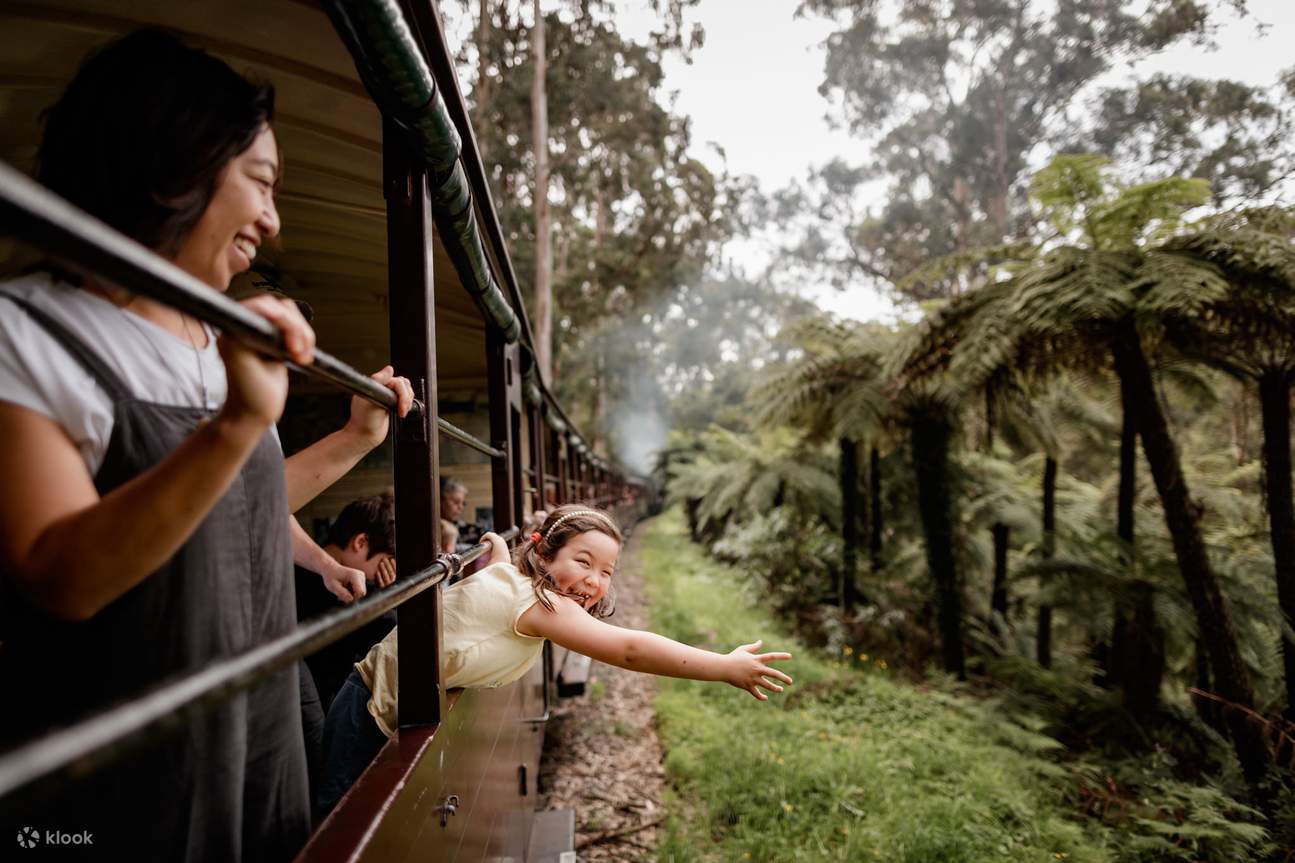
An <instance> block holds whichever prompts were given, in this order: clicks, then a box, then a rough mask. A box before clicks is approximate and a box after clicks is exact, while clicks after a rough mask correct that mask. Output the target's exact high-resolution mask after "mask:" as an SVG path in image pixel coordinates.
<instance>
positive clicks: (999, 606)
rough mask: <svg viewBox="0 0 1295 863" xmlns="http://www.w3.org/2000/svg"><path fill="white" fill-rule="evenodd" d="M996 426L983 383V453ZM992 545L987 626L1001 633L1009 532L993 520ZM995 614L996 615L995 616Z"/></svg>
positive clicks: (989, 388)
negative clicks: (992, 555) (991, 581)
mask: <svg viewBox="0 0 1295 863" xmlns="http://www.w3.org/2000/svg"><path fill="white" fill-rule="evenodd" d="M997 427H998V410H997V404H996V402H995V401H994V387H993V385H992V384H985V454H986V455H990V456H992V455H993V454H994V432H995V431H996V430H997ZM989 531H990V536H991V538H992V540H993V547H994V580H993V583H992V585H991V586H990V591H989V628H990V631H991V632H994V633H996V634H1002V633H1001V631H1000V628H999V621H1000V620H1001V621H1002V622H1003V623H1004V624H1005V623H1006V622H1007V547H1008V541H1009V538H1010V533H1009V529H1008V527H1007V525H1005V524H1003V523H1002V522H994V523H993V524H992V525H991V526H990V528H989ZM995 615H997V617H996V616H995Z"/></svg>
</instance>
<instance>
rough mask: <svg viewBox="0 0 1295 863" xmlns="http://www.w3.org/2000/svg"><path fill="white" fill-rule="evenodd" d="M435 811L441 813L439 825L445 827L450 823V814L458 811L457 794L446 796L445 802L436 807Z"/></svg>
mask: <svg viewBox="0 0 1295 863" xmlns="http://www.w3.org/2000/svg"><path fill="white" fill-rule="evenodd" d="M436 811H437V812H440V813H441V826H442V827H445V826H446V825H448V824H449V823H450V816H451V815H453V814H454V813H455V812H457V811H459V795H457V794H451V795H450V796H449V797H446V798H445V802H444V803H442V804H441V805H440V806H437V807H436Z"/></svg>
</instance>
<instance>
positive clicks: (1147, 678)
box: [1122, 581, 1165, 722]
mask: <svg viewBox="0 0 1295 863" xmlns="http://www.w3.org/2000/svg"><path fill="white" fill-rule="evenodd" d="M1131 593H1132V601H1131V602H1130V603H1129V606H1130V609H1131V614H1130V615H1129V626H1128V630H1127V631H1126V633H1125V635H1124V651H1125V665H1124V681H1123V684H1122V687H1123V703H1124V707H1125V709H1127V710H1128V711H1129V713H1130V714H1131V715H1132V716H1133V718H1134V719H1137V720H1138V721H1140V722H1141V721H1144V720H1146V719H1148V718H1149V717H1150V716H1151V715H1152V714H1153V713H1155V711H1156V710H1157V708H1159V706H1160V684H1161V682H1163V680H1164V677H1165V629H1164V627H1163V626H1161V625H1160V622H1159V621H1158V620H1157V619H1156V605H1155V598H1156V595H1155V590H1154V589H1153V588H1152V586H1151V585H1150V584H1148V583H1147V582H1145V581H1137V582H1135V583H1134V584H1133V585H1132V589H1131Z"/></svg>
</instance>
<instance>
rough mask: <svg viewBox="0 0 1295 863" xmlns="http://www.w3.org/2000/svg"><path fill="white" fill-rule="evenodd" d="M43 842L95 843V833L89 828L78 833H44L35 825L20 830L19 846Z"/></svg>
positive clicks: (59, 843) (58, 843)
mask: <svg viewBox="0 0 1295 863" xmlns="http://www.w3.org/2000/svg"><path fill="white" fill-rule="evenodd" d="M42 842H44V843H45V844H46V845H93V844H94V834H93V833H91V832H90V831H89V830H79V831H77V832H76V833H69V832H67V831H66V830H46V831H44V833H42V832H41V831H39V830H37V829H36V828H35V827H24V828H22V829H21V830H19V831H18V847H19V848H35V847H36V846H37V845H40V844H41V843H42Z"/></svg>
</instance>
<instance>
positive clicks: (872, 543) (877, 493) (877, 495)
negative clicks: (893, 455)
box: [868, 446, 882, 583]
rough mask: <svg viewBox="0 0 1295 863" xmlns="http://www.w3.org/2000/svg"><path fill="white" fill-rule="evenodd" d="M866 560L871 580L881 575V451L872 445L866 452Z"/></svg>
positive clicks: (874, 580)
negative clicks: (867, 525)
mask: <svg viewBox="0 0 1295 863" xmlns="http://www.w3.org/2000/svg"><path fill="white" fill-rule="evenodd" d="M868 516H869V528H868V560H869V564H870V567H871V569H872V578H873V582H874V583H876V580H877V578H878V577H880V575H881V567H882V560H881V452H880V451H878V449H877V448H876V447H875V446H874V447H871V448H870V451H869V453H868Z"/></svg>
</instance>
